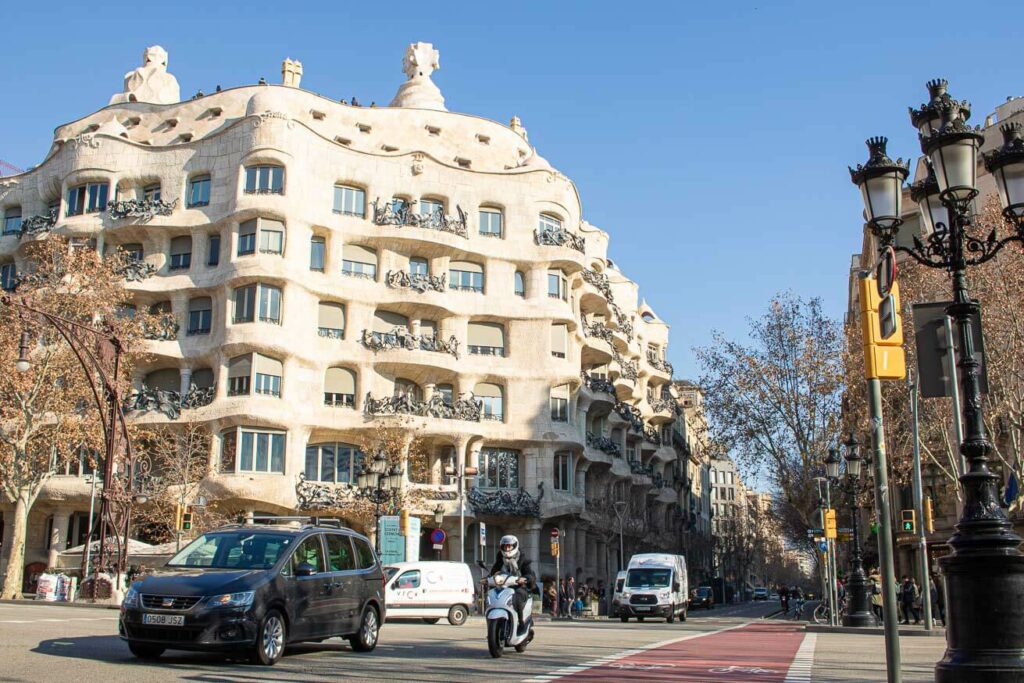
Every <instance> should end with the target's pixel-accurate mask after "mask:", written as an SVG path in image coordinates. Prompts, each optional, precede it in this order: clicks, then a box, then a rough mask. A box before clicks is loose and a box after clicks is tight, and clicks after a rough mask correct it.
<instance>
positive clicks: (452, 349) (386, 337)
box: [359, 327, 459, 358]
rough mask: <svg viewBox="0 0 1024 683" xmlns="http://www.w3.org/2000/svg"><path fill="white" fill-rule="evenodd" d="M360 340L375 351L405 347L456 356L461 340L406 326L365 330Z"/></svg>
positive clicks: (411, 349)
mask: <svg viewBox="0 0 1024 683" xmlns="http://www.w3.org/2000/svg"><path fill="white" fill-rule="evenodd" d="M359 342H360V343H361V344H362V345H363V346H365V347H366V348H368V349H370V350H371V351H373V352H374V353H376V352H378V351H391V350H394V349H404V350H406V351H416V350H420V351H434V352H436V353H450V354H451V355H453V356H455V357H456V358H458V357H459V340H458V339H456V338H455V337H454V336H452V337H449V338H448V340H447V341H445V340H444V339H441V338H440V337H432V336H427V335H422V334H412V333H411V332H409V330H407V329H405V328H404V327H396V328H394V329H393V330H391V332H374V331H372V330H363V336H362V337H361V338H360V340H359Z"/></svg>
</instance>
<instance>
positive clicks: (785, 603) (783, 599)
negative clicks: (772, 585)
mask: <svg viewBox="0 0 1024 683" xmlns="http://www.w3.org/2000/svg"><path fill="white" fill-rule="evenodd" d="M779 602H780V603H781V604H782V611H783V612H784V613H785V614H789V588H788V587H786V586H782V587H781V588H779Z"/></svg>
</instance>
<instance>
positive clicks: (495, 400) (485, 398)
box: [473, 382, 505, 422]
mask: <svg viewBox="0 0 1024 683" xmlns="http://www.w3.org/2000/svg"><path fill="white" fill-rule="evenodd" d="M473 397H474V398H475V399H476V400H477V402H478V403H479V404H480V417H481V418H482V419H484V420H493V421H495V422H502V421H504V419H505V401H504V396H503V392H502V390H501V387H500V386H498V385H497V384H489V383H486V382H481V383H480V384H477V385H476V386H475V387H474V388H473Z"/></svg>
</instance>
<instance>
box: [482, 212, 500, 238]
mask: <svg viewBox="0 0 1024 683" xmlns="http://www.w3.org/2000/svg"><path fill="white" fill-rule="evenodd" d="M501 218H502V216H501V209H492V208H483V207H481V209H480V234H481V235H483V236H485V237H501V224H502V220H501Z"/></svg>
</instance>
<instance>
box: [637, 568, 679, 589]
mask: <svg viewBox="0 0 1024 683" xmlns="http://www.w3.org/2000/svg"><path fill="white" fill-rule="evenodd" d="M671 578H672V570H671V569H630V570H629V572H628V573H627V574H626V585H627V586H629V587H630V588H651V587H654V588H664V587H665V586H667V585H668V582H669V579H671Z"/></svg>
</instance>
